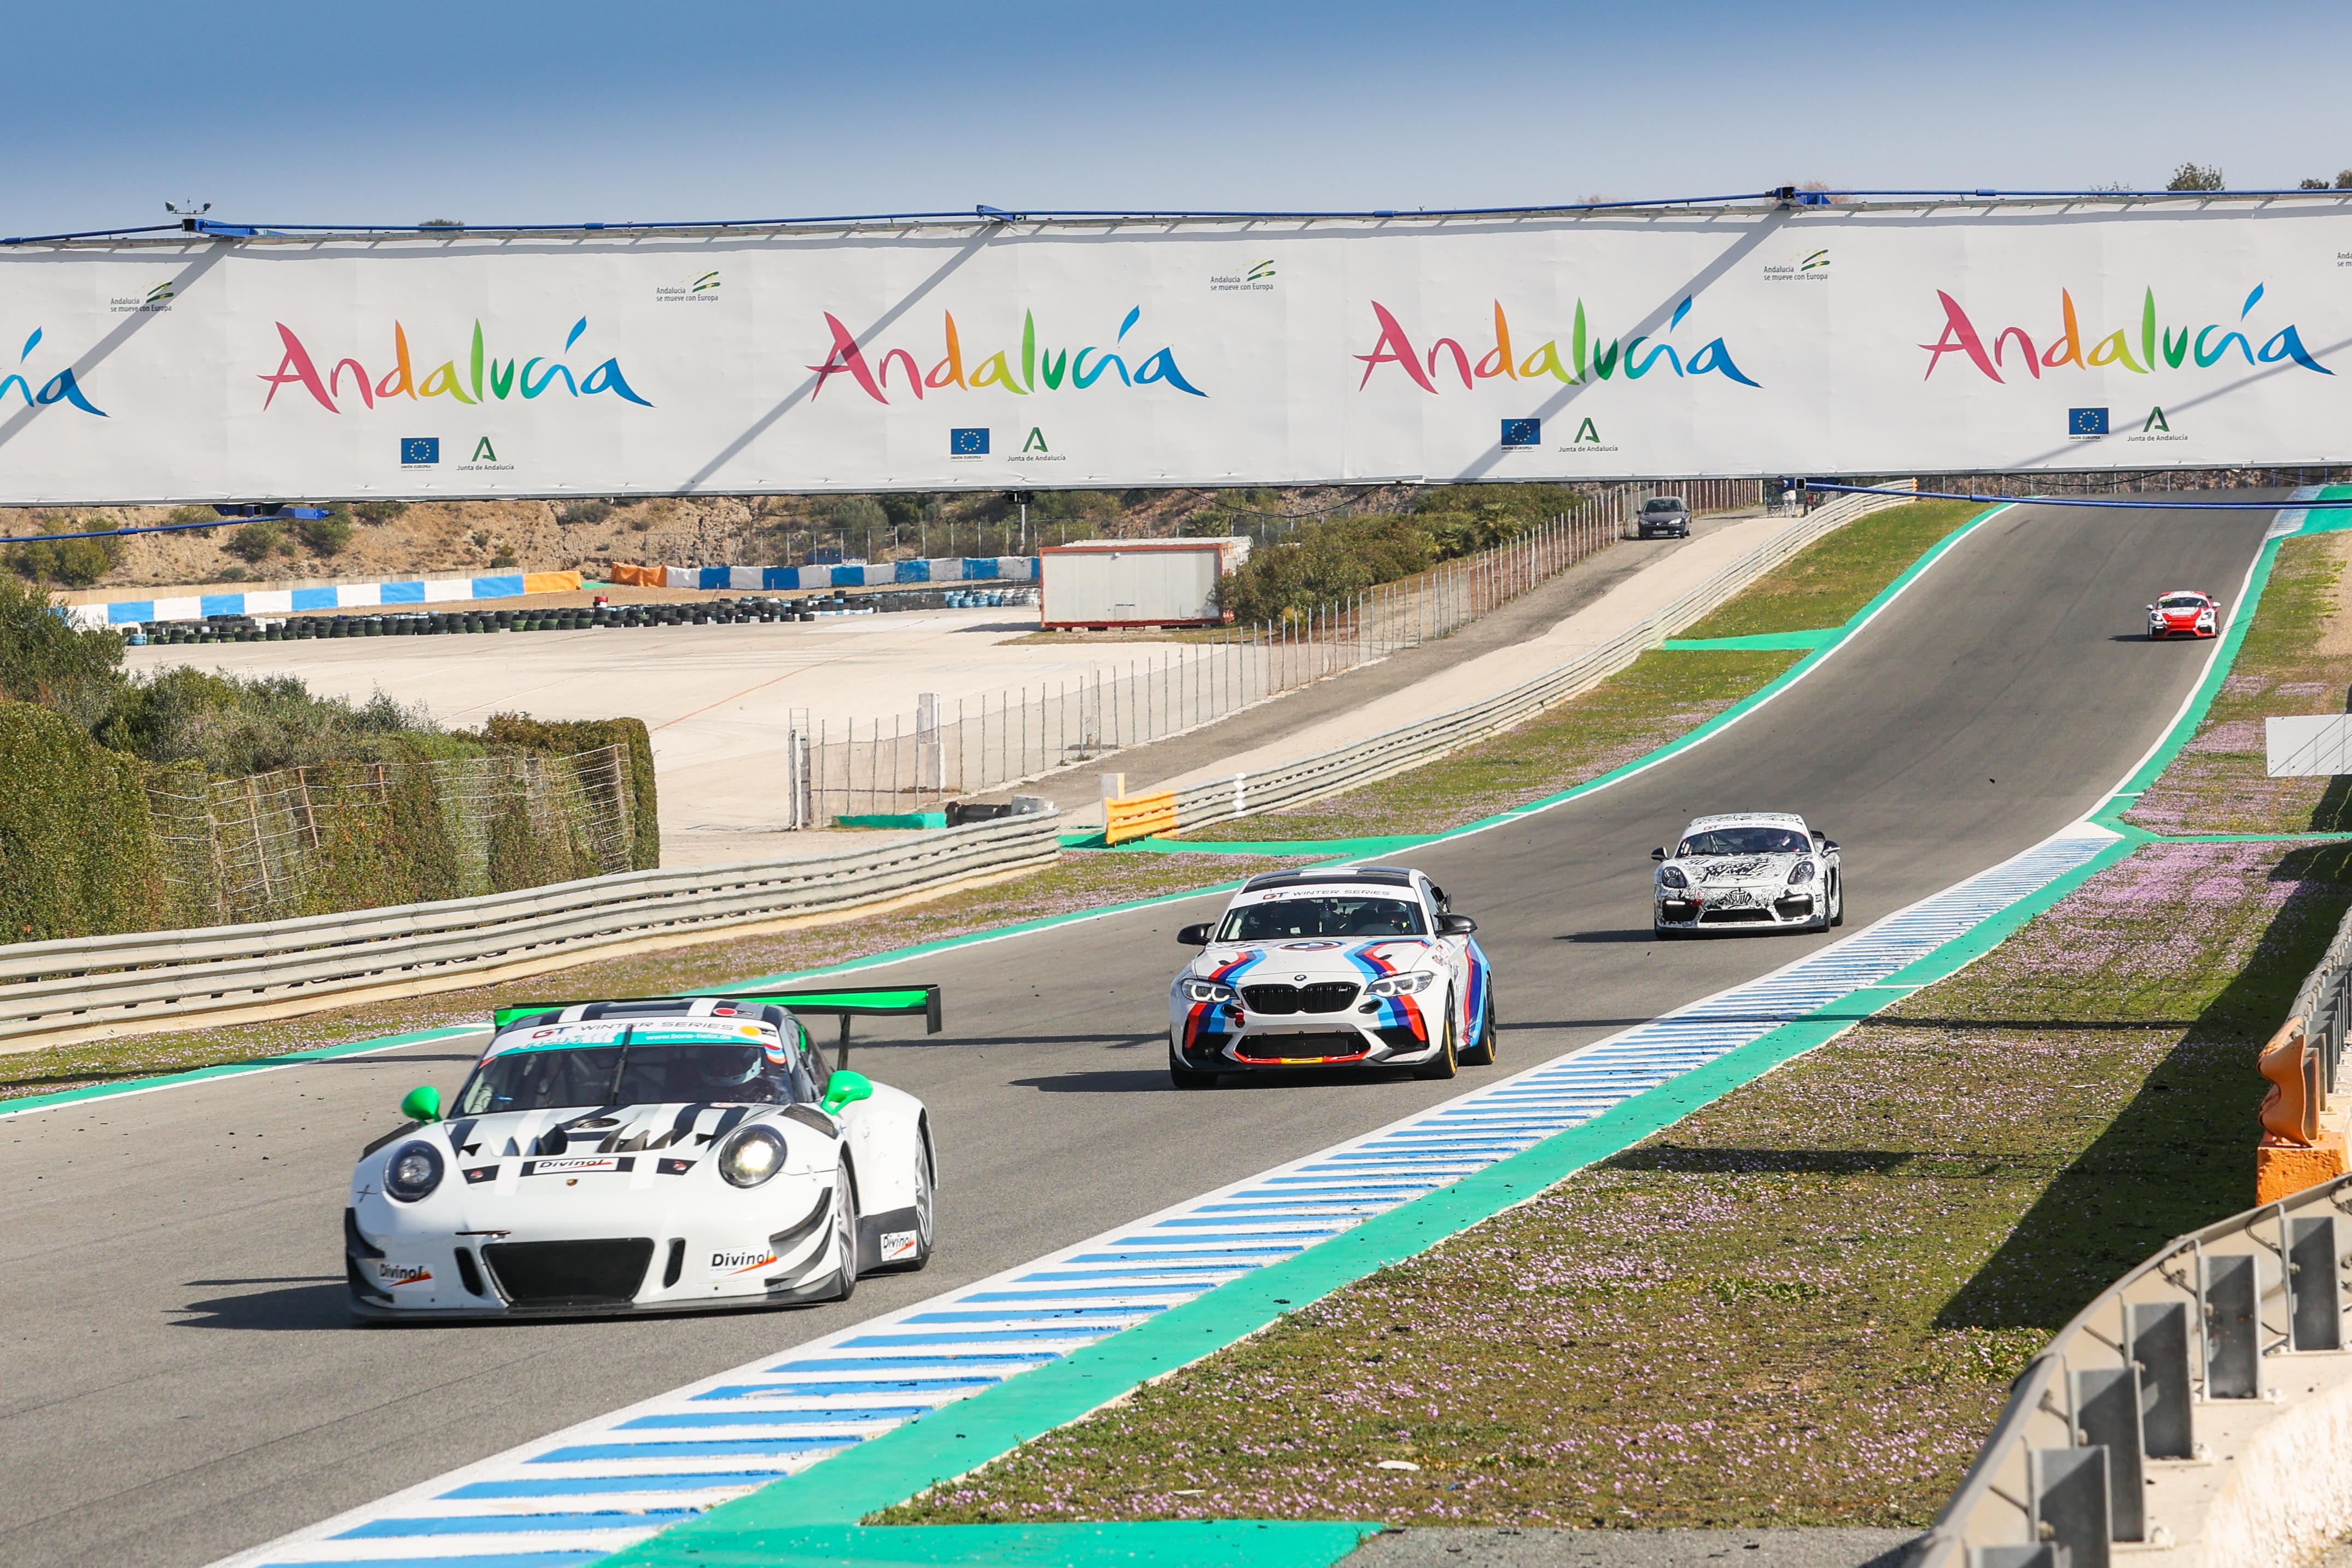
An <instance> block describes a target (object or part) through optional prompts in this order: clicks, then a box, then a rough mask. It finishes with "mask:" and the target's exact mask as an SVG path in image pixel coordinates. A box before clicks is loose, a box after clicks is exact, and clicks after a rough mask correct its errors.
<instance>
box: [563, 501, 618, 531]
mask: <svg viewBox="0 0 2352 1568" xmlns="http://www.w3.org/2000/svg"><path fill="white" fill-rule="evenodd" d="M612 515H613V503H612V502H610V501H567V502H565V503H564V504H563V505H562V506H561V507H556V508H555V520H556V521H557V522H559V523H562V524H563V525H565V526H566V527H570V526H571V525H572V524H575V523H601V522H603V521H604V519H605V518H606V517H611V516H612Z"/></svg>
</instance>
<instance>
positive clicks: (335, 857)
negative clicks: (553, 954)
mask: <svg viewBox="0 0 2352 1568" xmlns="http://www.w3.org/2000/svg"><path fill="white" fill-rule="evenodd" d="M628 769H629V758H628V751H627V748H626V747H621V746H608V747H600V748H598V749H596V750H593V751H583V752H580V753H577V754H575V755H572V756H540V755H535V754H530V753H521V752H515V753H502V754H497V755H492V756H488V757H476V758H457V759H449V760H441V761H427V760H423V759H416V760H407V761H385V762H339V763H327V764H322V765H320V766H316V767H308V768H283V769H280V770H279V771H278V772H275V773H262V774H256V775H252V776H250V777H247V778H244V779H212V780H205V779H190V778H188V777H186V775H185V774H184V772H182V771H181V770H176V769H174V770H166V771H163V772H161V773H159V774H158V776H157V777H156V778H155V779H153V780H152V782H151V783H150V784H149V787H148V806H149V810H150V811H151V812H152V816H153V820H154V822H155V827H156V832H157V836H158V837H159V838H160V839H161V840H162V841H163V847H164V851H165V857H166V866H167V870H166V873H165V878H166V881H167V882H168V883H170V884H171V891H172V894H173V904H174V905H175V907H176V909H177V912H178V914H179V917H180V919H181V920H182V921H183V922H184V923H185V924H191V925H232V924H240V923H244V922H247V921H256V920H279V919H287V918H290V917H293V916H296V915H319V914H329V913H333V912H336V911H340V910H344V909H351V908H356V907H362V906H365V905H366V904H378V903H387V902H391V903H398V902H407V901H410V900H411V899H412V898H413V899H417V900H421V899H426V898H464V897H470V896H474V895H476V894H488V893H494V892H501V891H505V890H508V889H511V888H519V887H537V886H542V885H544V884H546V883H555V882H568V881H571V880H572V879H574V878H577V877H586V876H602V875H605V874H607V873H614V872H623V871H627V870H629V869H630V844H631V835H632V833H633V831H634V828H635V824H634V822H633V821H632V820H631V810H632V808H631V789H630V783H629V778H628ZM361 886H364V887H365V888H367V889H368V890H369V892H368V893H367V894H358V893H355V892H354V890H355V889H356V888H358V887H361Z"/></svg>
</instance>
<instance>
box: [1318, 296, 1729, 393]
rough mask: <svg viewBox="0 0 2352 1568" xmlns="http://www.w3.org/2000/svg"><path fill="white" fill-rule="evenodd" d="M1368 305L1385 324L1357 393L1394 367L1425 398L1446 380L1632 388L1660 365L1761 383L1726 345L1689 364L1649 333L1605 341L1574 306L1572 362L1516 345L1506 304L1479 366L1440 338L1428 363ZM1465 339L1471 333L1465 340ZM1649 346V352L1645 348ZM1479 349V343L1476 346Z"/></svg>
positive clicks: (1399, 327)
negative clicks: (1544, 380) (1617, 382)
mask: <svg viewBox="0 0 2352 1568" xmlns="http://www.w3.org/2000/svg"><path fill="white" fill-rule="evenodd" d="M1368 303H1370V306H1371V308H1372V316H1373V318H1374V319H1376V320H1377V321H1378V322H1379V323H1380V329H1381V335H1380V339H1379V340H1378V341H1376V342H1375V343H1373V345H1372V351H1371V352H1370V353H1369V354H1358V355H1357V356H1356V358H1357V359H1359V360H1361V361H1363V364H1364V379H1363V380H1362V381H1360V382H1357V383H1356V390H1357V391H1358V392H1361V391H1363V389H1364V388H1365V387H1367V386H1370V384H1371V380H1372V372H1373V371H1377V370H1379V369H1380V368H1381V366H1382V365H1394V366H1396V367H1397V369H1399V370H1401V371H1403V372H1404V373H1405V374H1406V375H1408V376H1410V377H1411V378H1412V382H1413V384H1414V385H1415V386H1417V387H1419V388H1420V389H1421V390H1422V391H1423V392H1431V393H1434V392H1437V391H1439V389H1441V388H1443V387H1445V386H1447V385H1448V384H1449V378H1451V377H1454V376H1459V377H1460V378H1461V379H1462V384H1463V385H1464V386H1465V387H1475V386H1476V385H1477V384H1478V382H1481V381H1491V380H1493V379H1495V378H1496V377H1498V376H1500V377H1507V378H1508V379H1510V380H1513V381H1519V380H1528V381H1534V380H1537V379H1539V378H1541V377H1544V376H1550V377H1552V378H1553V379H1555V380H1557V381H1561V382H1567V383H1568V384H1569V385H1570V386H1580V385H1582V384H1584V383H1585V382H1588V381H1603V382H1605V381H1608V380H1610V379H1612V377H1614V376H1615V375H1616V374H1617V372H1618V371H1621V370H1622V371H1624V372H1625V379H1626V380H1627V381H1629V382H1638V381H1640V380H1641V379H1642V378H1643V376H1646V375H1648V374H1649V373H1650V372H1651V371H1654V370H1656V369H1657V368H1658V366H1659V364H1660V363H1661V362H1663V363H1664V365H1665V366H1666V367H1667V368H1668V369H1669V370H1671V371H1674V373H1675V375H1676V376H1677V377H1682V376H1704V375H1718V376H1722V377H1724V378H1725V379H1727V380H1728V381H1735V382H1738V383H1739V384H1740V385H1741V386H1744V387H1752V386H1759V385H1760V384H1761V383H1760V382H1756V381H1754V380H1751V379H1750V378H1749V377H1748V374H1747V373H1746V372H1745V371H1742V370H1740V368H1739V366H1738V364H1737V363H1735V362H1734V361H1733V360H1732V358H1731V350H1730V349H1729V348H1727V346H1726V345H1725V343H1724V340H1722V339H1721V338H1713V339H1709V340H1707V341H1706V343H1704V344H1702V345H1700V347H1699V348H1698V350H1697V351H1696V352H1695V353H1693V354H1691V355H1690V356H1689V357H1688V358H1687V359H1685V357H1684V356H1683V354H1682V352H1681V351H1680V350H1677V349H1675V347H1674V345H1673V344H1671V343H1668V342H1666V341H1665V340H1664V334H1661V335H1659V336H1658V337H1657V338H1656V339H1655V340H1653V338H1652V337H1651V335H1650V334H1648V333H1646V332H1639V333H1635V334H1634V335H1633V337H1631V338H1624V339H1618V338H1603V337H1601V336H1600V335H1599V334H1598V333H1596V332H1595V331H1593V330H1592V329H1591V327H1589V326H1588V325H1587V323H1586V321H1585V315H1584V301H1583V300H1581V299H1579V300H1578V301H1577V302H1576V321H1575V325H1574V326H1573V328H1571V329H1570V333H1569V350H1568V357H1567V358H1566V359H1562V358H1561V357H1560V350H1559V340H1557V339H1548V340H1545V342H1544V344H1543V346H1542V347H1541V348H1538V349H1532V350H1528V351H1527V352H1526V353H1524V354H1522V353H1520V352H1519V351H1518V350H1517V348H1516V347H1515V346H1514V345H1513V344H1512V341H1511V323H1510V319H1509V318H1508V317H1507V316H1506V315H1505V314H1504V311H1503V302H1502V301H1501V300H1499V299H1497V300H1496V301H1495V336H1494V342H1493V346H1492V347H1490V348H1488V349H1487V350H1486V353H1485V354H1484V355H1482V356H1481V357H1480V358H1479V359H1478V360H1477V361H1475V363H1473V361H1471V358H1470V354H1471V350H1470V349H1467V348H1465V347H1463V345H1462V341H1461V340H1460V339H1457V338H1440V339H1438V340H1435V341H1434V342H1433V343H1431V344H1430V346H1429V351H1428V353H1427V355H1426V356H1424V355H1423V353H1422V351H1421V350H1419V349H1418V348H1417V347H1416V346H1415V345H1414V343H1413V340H1412V334H1411V333H1409V332H1408V331H1406V330H1405V328H1404V325H1403V323H1402V322H1400V321H1399V320H1398V319H1397V318H1396V313H1395V312H1394V311H1392V310H1391V309H1390V308H1388V307H1387V306H1385V305H1383V304H1381V302H1380V301H1379V300H1377V299H1374V300H1370V301H1369V302H1368ZM1690 311H1691V299H1690V298H1689V297H1688V296H1685V298H1684V299H1683V302H1682V303H1681V304H1679V305H1677V306H1675V314H1674V319H1672V320H1670V321H1668V322H1667V323H1666V331H1667V332H1672V331H1673V330H1674V329H1675V328H1677V327H1679V326H1681V325H1682V324H1683V318H1684V317H1685V316H1687V315H1689V314H1690ZM1464 336H1465V337H1467V336H1469V334H1466V333H1465V334H1464ZM1644 344H1648V345H1649V347H1648V348H1647V350H1644V349H1643V345H1644ZM1473 347H1475V342H1474V344H1473Z"/></svg>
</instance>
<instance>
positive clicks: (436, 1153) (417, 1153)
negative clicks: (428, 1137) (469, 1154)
mask: <svg viewBox="0 0 2352 1568" xmlns="http://www.w3.org/2000/svg"><path fill="white" fill-rule="evenodd" d="M447 1168H448V1167H447V1166H446V1164H445V1163H444V1161H443V1160H442V1158H441V1151H440V1150H438V1149H436V1148H435V1147H434V1146H433V1145H430V1144H422V1143H417V1144H403V1145H401V1146H400V1147H399V1148H397V1149H395V1150H394V1151H393V1155H392V1158H390V1159H388V1160H386V1161H385V1162H384V1164H383V1190H384V1196H385V1197H396V1198H398V1199H399V1200H400V1201H401V1202H403V1203H416V1202H420V1201H422V1200H423V1199H425V1198H427V1197H432V1196H433V1189H434V1188H435V1187H437V1186H440V1185H441V1177H442V1176H443V1174H444V1173H445V1172H446V1170H447Z"/></svg>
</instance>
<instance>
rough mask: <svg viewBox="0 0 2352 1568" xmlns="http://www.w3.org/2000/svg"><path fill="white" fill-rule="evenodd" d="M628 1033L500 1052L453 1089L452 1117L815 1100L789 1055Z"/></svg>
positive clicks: (745, 1046)
mask: <svg viewBox="0 0 2352 1568" xmlns="http://www.w3.org/2000/svg"><path fill="white" fill-rule="evenodd" d="M633 1035H640V1036H641V1031H638V1030H625V1031H624V1032H623V1033H622V1036H621V1038H620V1039H619V1040H615V1041H614V1042H613V1043H611V1044H606V1045H571V1044H564V1045H545V1046H540V1045H525V1046H520V1047H517V1048H516V1049H514V1050H511V1051H502V1052H500V1053H499V1054H498V1055H495V1056H492V1057H491V1058H489V1060H488V1061H484V1062H482V1063H481V1064H480V1065H479V1066H478V1067H476V1068H475V1069H474V1075H473V1076H472V1077H471V1078H469V1079H467V1082H466V1087H465V1088H464V1089H463V1090H461V1091H459V1092H458V1095H457V1114H459V1115H464V1116H488V1115H495V1114H497V1113H499V1112H502V1111H553V1110H568V1109H572V1108H573V1107H577V1106H583V1105H597V1106H602V1105H667V1104H680V1103H685V1104H691V1103H698V1102H699V1103H711V1102H722V1103H736V1104H744V1103H750V1104H761V1105H788V1104H790V1103H793V1101H795V1100H814V1098H816V1095H815V1092H814V1085H813V1084H812V1083H811V1082H809V1080H808V1078H807V1075H806V1073H805V1071H796V1061H795V1053H794V1052H793V1051H789V1050H785V1049H782V1048H779V1047H775V1046H773V1045H755V1044H749V1043H745V1044H740V1045H739V1044H736V1043H733V1042H731V1041H720V1042H712V1041H709V1040H692V1041H683V1042H675V1043H673V1042H663V1041H660V1040H646V1039H643V1038H641V1037H640V1038H634V1039H633V1038H632V1036H633Z"/></svg>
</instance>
